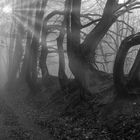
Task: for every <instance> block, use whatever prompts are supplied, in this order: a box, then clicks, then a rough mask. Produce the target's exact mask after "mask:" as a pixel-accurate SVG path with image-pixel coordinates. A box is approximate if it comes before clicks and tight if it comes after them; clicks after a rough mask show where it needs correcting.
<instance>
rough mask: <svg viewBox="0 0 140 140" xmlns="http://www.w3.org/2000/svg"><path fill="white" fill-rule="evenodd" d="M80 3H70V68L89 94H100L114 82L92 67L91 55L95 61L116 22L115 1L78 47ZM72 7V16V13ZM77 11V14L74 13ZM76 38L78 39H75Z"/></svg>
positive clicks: (68, 26) (68, 28)
mask: <svg viewBox="0 0 140 140" xmlns="http://www.w3.org/2000/svg"><path fill="white" fill-rule="evenodd" d="M78 1H79V3H80V2H81V1H80V0H78ZM78 1H76V2H75V1H73V4H72V3H69V4H68V8H67V9H68V11H67V12H68V13H67V37H68V38H67V43H68V44H67V47H68V56H69V66H70V69H71V71H72V73H73V74H74V76H75V78H76V79H77V80H78V81H79V82H80V83H81V85H82V86H83V87H84V88H85V89H86V90H87V91H88V92H89V93H92V94H93V93H98V92H99V93H100V92H101V91H103V90H105V89H106V88H109V87H110V83H112V81H111V80H110V79H109V77H108V74H106V73H104V72H101V71H98V70H96V69H95V68H94V67H93V66H92V65H91V63H90V61H89V60H90V59H91V58H90V57H91V55H92V57H93V59H95V58H94V57H95V50H96V48H97V46H98V44H99V42H100V41H101V39H102V38H103V37H104V35H105V34H106V33H107V31H108V30H109V28H110V27H111V25H112V24H113V23H114V22H115V20H116V18H115V17H114V15H113V10H112V9H113V6H114V0H113V1H110V0H108V1H107V3H106V6H105V9H104V13H103V16H102V19H101V20H100V22H99V23H98V24H97V25H96V27H95V28H94V29H93V30H92V31H91V32H90V33H89V35H87V37H86V39H85V40H84V42H83V43H82V44H80V45H78V43H77V41H76V40H79V32H80V31H79V28H77V27H78V26H80V25H79V23H80V19H78V18H77V17H78V16H76V14H78V15H79V12H80V4H79V3H78ZM71 7H72V14H71V12H70V11H71ZM75 9H76V12H75V11H74V10H75ZM74 15H75V16H74ZM70 18H71V19H70ZM72 29H74V30H72ZM76 32H77V33H76ZM74 34H76V35H74ZM76 36H77V38H75V37H76ZM77 45H78V46H77Z"/></svg>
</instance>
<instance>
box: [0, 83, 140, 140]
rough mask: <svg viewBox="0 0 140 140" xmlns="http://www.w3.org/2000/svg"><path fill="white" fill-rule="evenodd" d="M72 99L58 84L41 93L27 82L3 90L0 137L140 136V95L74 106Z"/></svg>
mask: <svg viewBox="0 0 140 140" xmlns="http://www.w3.org/2000/svg"><path fill="white" fill-rule="evenodd" d="M74 98H75V97H74ZM71 100H74V99H73V97H72V99H70V100H69V97H68V96H65V95H64V93H63V92H62V91H60V90H58V86H55V85H54V84H53V86H50V87H49V88H48V89H47V90H45V91H42V92H40V93H38V94H29V90H28V88H27V86H26V85H22V86H21V87H18V88H17V89H16V90H15V89H13V90H12V89H10V90H5V89H1V90H0V140H136V139H140V98H139V97H137V98H135V99H120V100H118V101H116V102H113V103H110V104H108V105H102V106H98V105H96V104H95V105H94V106H93V107H91V106H90V105H89V104H87V103H86V102H79V104H77V105H76V104H75V105H76V106H75V107H74V108H73V107H71V105H70V106H69V103H70V101H71ZM72 104H74V102H73V103H72ZM65 106H68V108H67V109H65Z"/></svg>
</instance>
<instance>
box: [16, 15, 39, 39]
mask: <svg viewBox="0 0 140 140" xmlns="http://www.w3.org/2000/svg"><path fill="white" fill-rule="evenodd" d="M14 18H15V19H16V20H17V21H18V22H19V23H20V24H22V26H23V27H24V23H23V22H22V21H21V20H20V18H19V17H17V16H14ZM26 28H27V30H28V31H29V32H31V33H32V34H33V35H34V37H35V38H36V39H37V41H39V40H40V33H38V32H37V31H36V30H34V26H31V25H30V26H29V25H28V26H26Z"/></svg>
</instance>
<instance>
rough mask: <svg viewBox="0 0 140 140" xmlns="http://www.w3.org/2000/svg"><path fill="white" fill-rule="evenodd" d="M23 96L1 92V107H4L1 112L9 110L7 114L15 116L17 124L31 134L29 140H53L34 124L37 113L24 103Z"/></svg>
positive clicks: (45, 131)
mask: <svg viewBox="0 0 140 140" xmlns="http://www.w3.org/2000/svg"><path fill="white" fill-rule="evenodd" d="M21 94H22V95H21ZM24 96H25V94H24V92H21V93H20V92H18V93H17V94H16V93H12V92H7V91H5V90H1V92H0V98H1V100H2V102H1V106H4V108H3V111H6V110H9V111H8V112H11V114H14V116H17V118H18V123H19V124H20V125H21V126H22V127H23V128H25V129H27V130H29V131H31V132H32V133H33V135H32V138H31V140H53V139H52V138H51V136H50V135H49V134H48V133H47V130H46V129H45V130H44V131H43V130H41V129H40V128H39V127H38V126H37V125H36V124H35V123H34V120H35V119H36V117H37V116H38V112H37V110H35V109H33V108H32V107H30V106H28V105H27V104H25V103H24V101H23V97H24ZM6 112H7V111H6ZM5 116H6V115H5ZM0 140H1V139H0ZM3 140H4V139H3Z"/></svg>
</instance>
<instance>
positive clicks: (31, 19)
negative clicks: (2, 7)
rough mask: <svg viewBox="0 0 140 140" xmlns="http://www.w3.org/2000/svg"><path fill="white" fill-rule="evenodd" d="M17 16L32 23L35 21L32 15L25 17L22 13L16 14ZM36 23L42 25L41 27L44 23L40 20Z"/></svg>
mask: <svg viewBox="0 0 140 140" xmlns="http://www.w3.org/2000/svg"><path fill="white" fill-rule="evenodd" d="M15 15H16V16H18V17H19V18H20V19H22V18H24V19H28V20H30V21H33V18H34V17H33V16H32V15H30V16H29V15H28V16H27V15H25V14H22V13H15ZM36 22H37V24H40V25H42V21H41V20H39V19H36Z"/></svg>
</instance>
